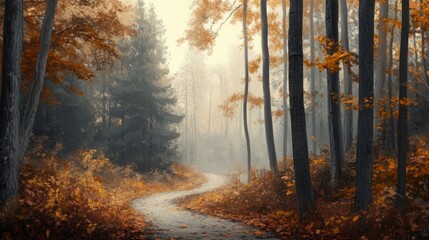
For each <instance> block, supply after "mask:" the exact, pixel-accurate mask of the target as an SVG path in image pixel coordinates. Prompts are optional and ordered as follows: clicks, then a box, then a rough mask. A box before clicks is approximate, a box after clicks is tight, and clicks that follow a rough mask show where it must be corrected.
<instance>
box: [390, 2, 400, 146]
mask: <svg viewBox="0 0 429 240" xmlns="http://www.w3.org/2000/svg"><path fill="white" fill-rule="evenodd" d="M394 11H395V18H394V20H395V21H396V20H398V1H396V2H395V9H394ZM390 31H391V36H390V43H389V71H390V73H389V75H388V78H387V81H388V94H389V115H390V118H389V129H390V137H389V139H390V150H391V151H392V152H396V151H397V148H396V146H397V144H396V135H395V133H396V131H395V129H396V126H395V118H394V117H393V108H392V104H391V102H390V101H392V97H393V89H392V88H393V80H392V75H393V72H392V69H393V42H394V40H395V25H393V26H392V29H391V30H390Z"/></svg>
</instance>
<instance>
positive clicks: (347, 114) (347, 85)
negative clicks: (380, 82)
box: [340, 0, 353, 152]
mask: <svg viewBox="0 0 429 240" xmlns="http://www.w3.org/2000/svg"><path fill="white" fill-rule="evenodd" d="M340 6H341V41H342V44H343V49H344V50H345V51H350V44H349V23H348V6H347V0H340ZM343 68H344V70H343V72H344V92H345V94H346V96H352V95H353V81H352V77H351V74H350V73H351V68H350V66H349V65H347V64H344V66H343ZM343 127H344V131H343V134H344V135H343V137H344V152H348V151H350V150H351V149H352V146H353V110H344V126H343Z"/></svg>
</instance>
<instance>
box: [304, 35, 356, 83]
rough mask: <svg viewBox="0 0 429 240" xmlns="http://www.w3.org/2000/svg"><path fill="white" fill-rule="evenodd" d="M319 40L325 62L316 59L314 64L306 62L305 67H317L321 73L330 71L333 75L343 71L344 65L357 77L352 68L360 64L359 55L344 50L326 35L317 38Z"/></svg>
mask: <svg viewBox="0 0 429 240" xmlns="http://www.w3.org/2000/svg"><path fill="white" fill-rule="evenodd" d="M317 40H318V41H319V42H320V45H321V48H322V49H321V50H322V53H323V54H324V55H323V61H321V60H319V59H315V60H314V62H310V61H309V60H304V63H305V65H307V66H308V67H317V68H318V69H319V71H323V70H329V71H330V72H331V73H335V72H339V71H340V70H341V67H340V63H343V64H344V65H345V66H346V67H347V71H349V73H350V74H351V75H352V76H355V75H356V74H354V73H353V72H352V71H351V68H352V67H353V66H354V65H357V64H358V63H359V57H358V55H357V54H355V53H352V52H349V51H346V50H344V49H343V48H342V47H341V45H339V44H338V43H335V42H333V41H332V40H330V39H328V38H327V37H326V36H325V35H319V36H317Z"/></svg>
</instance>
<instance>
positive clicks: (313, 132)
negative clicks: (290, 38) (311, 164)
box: [309, 0, 317, 154]
mask: <svg viewBox="0 0 429 240" xmlns="http://www.w3.org/2000/svg"><path fill="white" fill-rule="evenodd" d="M309 7H310V61H311V62H314V53H315V46H314V45H315V44H314V22H313V19H314V0H310V4H309ZM310 71H311V73H310V74H311V75H310V91H311V135H312V136H313V137H316V80H315V78H316V69H315V68H314V66H310ZM312 149H313V154H316V150H317V144H316V141H312Z"/></svg>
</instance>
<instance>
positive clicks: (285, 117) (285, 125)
mask: <svg viewBox="0 0 429 240" xmlns="http://www.w3.org/2000/svg"><path fill="white" fill-rule="evenodd" d="M282 12H283V15H282V17H283V19H282V20H283V21H282V34H283V159H285V158H286V157H287V154H288V153H287V142H288V141H287V140H288V125H289V123H288V115H289V114H288V113H287V110H288V106H287V74H288V65H287V64H288V63H287V56H288V53H287V44H288V39H287V27H286V26H287V15H286V0H282Z"/></svg>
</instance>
